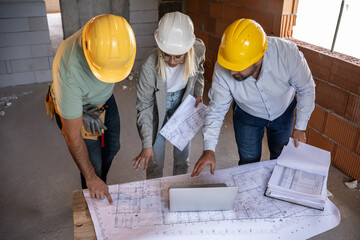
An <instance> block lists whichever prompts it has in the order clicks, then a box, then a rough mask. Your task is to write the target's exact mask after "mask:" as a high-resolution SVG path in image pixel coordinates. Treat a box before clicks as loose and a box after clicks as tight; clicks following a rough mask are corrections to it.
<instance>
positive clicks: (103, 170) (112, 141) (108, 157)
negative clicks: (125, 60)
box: [80, 95, 120, 188]
mask: <svg viewBox="0 0 360 240" xmlns="http://www.w3.org/2000/svg"><path fill="white" fill-rule="evenodd" d="M106 105H107V106H108V108H107V110H106V112H105V126H106V127H107V130H106V131H105V132H104V147H101V137H98V139H97V140H89V139H84V141H85V143H86V146H87V148H88V153H89V157H90V161H91V163H92V165H93V167H94V169H95V173H96V175H97V176H98V177H100V178H101V180H103V181H104V182H105V183H106V176H107V174H108V172H109V169H110V166H111V163H112V161H113V159H114V157H115V155H116V153H117V152H118V151H119V149H120V117H119V112H118V108H117V105H116V102H115V98H114V95H112V96H111V97H110V98H109V100H107V102H106ZM80 175H81V186H82V188H87V186H86V181H85V178H84V176H83V175H82V173H80Z"/></svg>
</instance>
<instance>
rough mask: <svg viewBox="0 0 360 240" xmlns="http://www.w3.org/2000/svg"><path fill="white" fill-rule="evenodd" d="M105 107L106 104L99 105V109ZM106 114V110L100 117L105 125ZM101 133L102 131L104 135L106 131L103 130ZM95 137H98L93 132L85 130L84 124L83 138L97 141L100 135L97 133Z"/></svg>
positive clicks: (82, 128)
mask: <svg viewBox="0 0 360 240" xmlns="http://www.w3.org/2000/svg"><path fill="white" fill-rule="evenodd" d="M104 105H105V104H101V105H99V106H98V109H100V108H102V107H103V106H104ZM105 112H106V110H104V111H103V112H102V114H101V115H100V117H99V118H100V120H101V121H102V122H103V123H104V124H105ZM101 131H102V133H104V130H103V129H101ZM95 135H96V136H94V135H93V134H92V133H91V132H88V131H86V128H85V126H84V123H83V124H82V126H81V136H82V137H83V138H84V139H90V140H97V138H98V136H99V134H98V133H97V132H95Z"/></svg>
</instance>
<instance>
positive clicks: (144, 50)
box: [136, 47, 155, 60]
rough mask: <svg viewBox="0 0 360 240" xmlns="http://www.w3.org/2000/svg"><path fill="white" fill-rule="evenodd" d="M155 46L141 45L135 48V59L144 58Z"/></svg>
mask: <svg viewBox="0 0 360 240" xmlns="http://www.w3.org/2000/svg"><path fill="white" fill-rule="evenodd" d="M154 48H155V47H141V48H138V49H136V60H142V59H144V58H145V57H146V56H147V55H148V54H149V53H150V52H151V51H152V50H153V49H154Z"/></svg>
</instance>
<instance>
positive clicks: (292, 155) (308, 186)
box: [265, 138, 331, 210]
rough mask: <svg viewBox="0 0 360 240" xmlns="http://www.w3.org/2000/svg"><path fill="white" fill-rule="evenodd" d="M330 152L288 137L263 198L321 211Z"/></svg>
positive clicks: (325, 194)
mask: <svg viewBox="0 0 360 240" xmlns="http://www.w3.org/2000/svg"><path fill="white" fill-rule="evenodd" d="M330 161H331V158H330V152H328V151H325V150H322V149H320V148H316V147H313V146H310V145H308V144H305V143H300V146H299V147H298V148H295V146H294V140H293V139H292V138H291V139H290V141H289V143H288V145H287V146H285V147H284V149H283V151H282V153H281V155H280V156H279V158H278V159H277V163H276V165H275V168H274V171H273V172H272V175H271V177H270V180H269V183H268V185H267V188H266V191H265V195H266V196H268V197H273V198H276V199H280V200H284V201H288V202H292V203H296V204H300V205H303V206H307V207H311V208H315V209H320V210H324V205H325V202H326V200H327V179H328V174H329V167H330Z"/></svg>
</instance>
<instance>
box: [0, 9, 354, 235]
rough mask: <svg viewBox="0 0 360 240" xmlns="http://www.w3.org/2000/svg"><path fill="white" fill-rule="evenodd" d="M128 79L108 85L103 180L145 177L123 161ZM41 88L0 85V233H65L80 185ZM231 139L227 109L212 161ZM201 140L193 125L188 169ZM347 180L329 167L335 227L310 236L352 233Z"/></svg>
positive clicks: (131, 135) (131, 149) (131, 106)
mask: <svg viewBox="0 0 360 240" xmlns="http://www.w3.org/2000/svg"><path fill="white" fill-rule="evenodd" d="M52 19H53V20H52ZM48 21H49V25H50V24H53V23H52V22H51V21H54V23H55V24H59V18H57V17H56V16H54V17H53V18H48ZM60 22H61V21H60ZM54 29H55V33H54V32H53V31H52V29H50V35H51V36H58V37H59V36H60V37H61V36H62V34H59V33H56V29H59V27H58V25H57V26H55V27H54ZM60 29H61V28H60ZM52 42H53V48H54V51H56V48H57V46H58V45H59V42H61V41H59V39H55V40H54V39H53V37H52ZM135 86H136V82H135V80H132V81H130V80H124V81H123V82H121V83H119V84H116V87H115V91H114V94H115V98H116V101H117V103H118V107H119V113H120V118H121V137H120V142H121V149H120V151H119V153H118V154H117V155H116V157H115V159H114V162H113V165H112V167H111V169H110V172H109V176H108V184H117V183H125V182H131V181H137V180H143V179H145V174H144V172H142V171H139V172H136V171H135V170H133V168H132V162H131V160H132V159H133V158H134V157H135V156H136V155H137V154H138V153H139V152H140V150H141V141H140V139H139V137H138V133H137V129H136V122H135V119H136V109H135V101H136V91H135ZM208 87H209V84H208V83H207V84H206V88H208ZM47 88H48V84H31V85H26V86H18V87H9V88H3V89H0V146H1V147H0V156H1V157H0V166H1V168H0V192H1V196H2V197H1V198H0V206H1V207H0V240H3V239H6V240H12V239H24V240H27V239H37V240H42V239H44V240H45V239H46V240H47V239H72V238H73V221H72V191H74V190H77V189H80V188H81V185H80V177H79V171H78V169H77V167H76V165H75V163H74V161H73V160H72V157H71V155H70V154H69V151H68V150H67V147H66V143H65V140H64V138H63V137H62V136H61V135H60V132H59V129H58V127H57V125H56V123H55V122H51V121H50V118H49V117H47V116H46V109H45V104H44V97H45V94H46V91H47ZM207 102H208V100H207V99H205V103H207ZM234 139H235V138H234V133H233V128H232V119H231V111H230V112H229V113H228V114H227V116H226V118H225V120H224V125H223V127H222V131H221V135H220V141H219V144H218V146H217V152H216V157H217V169H222V168H228V167H232V166H235V165H236V164H237V160H238V155H237V148H236V144H235V140H234ZM202 148H203V143H202V136H201V133H198V134H197V135H196V136H195V137H194V139H193V141H192V150H191V156H190V158H191V166H190V170H192V168H193V166H194V164H195V162H196V161H197V160H198V158H199V157H200V155H201V153H202ZM166 153H167V155H166V160H165V171H164V175H165V176H170V175H171V173H172V160H171V146H170V145H169V144H168V145H167V152H166ZM267 159H269V152H268V150H267V145H266V140H264V147H263V156H262V160H267ZM205 170H208V169H205ZM349 180H350V179H349V177H347V176H346V175H344V174H343V173H341V172H340V171H338V170H337V169H335V168H333V167H331V168H330V174H329V181H328V189H329V190H330V191H331V192H332V193H333V194H334V199H333V200H332V202H333V203H334V204H335V205H336V206H337V207H338V208H339V210H340V212H341V216H342V220H341V223H340V225H339V226H337V227H336V228H334V229H332V230H330V231H327V232H325V233H322V234H320V235H318V236H315V237H313V238H312V239H314V240H325V239H327V240H335V239H336V240H338V239H349V240H355V239H360V234H359V226H360V224H359V223H360V199H359V196H360V192H359V187H358V188H357V189H348V188H347V187H345V185H344V184H343V182H344V181H349Z"/></svg>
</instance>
